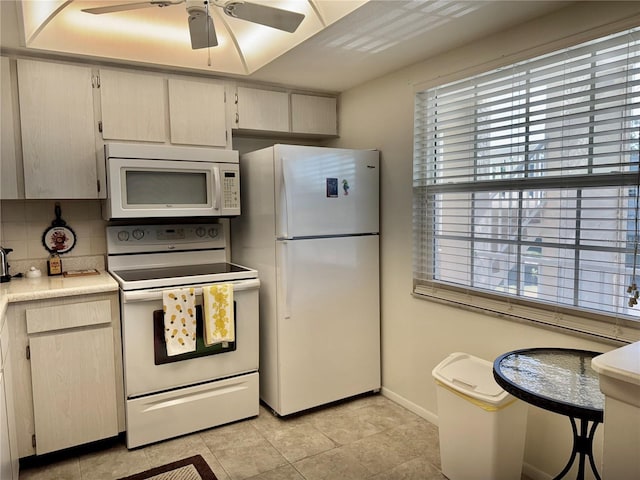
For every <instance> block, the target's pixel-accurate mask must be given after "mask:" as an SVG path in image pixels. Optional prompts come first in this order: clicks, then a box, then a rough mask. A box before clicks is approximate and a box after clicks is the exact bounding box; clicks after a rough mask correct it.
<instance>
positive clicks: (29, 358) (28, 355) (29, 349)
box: [26, 345, 31, 360]
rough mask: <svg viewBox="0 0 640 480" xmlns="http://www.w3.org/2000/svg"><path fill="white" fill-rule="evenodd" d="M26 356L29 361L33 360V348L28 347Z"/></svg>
mask: <svg viewBox="0 0 640 480" xmlns="http://www.w3.org/2000/svg"><path fill="white" fill-rule="evenodd" d="M26 354H27V360H31V348H30V347H29V345H27V351H26Z"/></svg>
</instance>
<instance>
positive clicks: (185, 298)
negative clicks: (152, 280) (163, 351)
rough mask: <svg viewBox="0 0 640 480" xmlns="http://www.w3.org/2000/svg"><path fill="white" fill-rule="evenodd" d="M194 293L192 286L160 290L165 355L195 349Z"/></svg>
mask: <svg viewBox="0 0 640 480" xmlns="http://www.w3.org/2000/svg"><path fill="white" fill-rule="evenodd" d="M195 305H196V293H195V290H194V289H193V288H177V289H175V290H165V291H164V292H162V309H163V310H164V341H165V342H166V344H167V355H168V356H172V355H179V354H181V353H187V352H193V351H194V350H195V349H196V306H195Z"/></svg>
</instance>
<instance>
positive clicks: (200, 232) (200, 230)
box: [196, 227, 207, 237]
mask: <svg viewBox="0 0 640 480" xmlns="http://www.w3.org/2000/svg"><path fill="white" fill-rule="evenodd" d="M206 234H207V231H206V230H205V228H204V227H198V228H196V235H197V236H199V237H204V236H205V235H206Z"/></svg>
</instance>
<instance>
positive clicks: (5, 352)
mask: <svg viewBox="0 0 640 480" xmlns="http://www.w3.org/2000/svg"><path fill="white" fill-rule="evenodd" d="M4 320H5V319H4V317H2V318H0V480H18V445H17V440H16V426H15V421H14V418H15V414H14V405H13V392H12V390H11V385H12V376H11V355H10V354H9V329H8V327H7V323H6V322H5V321H4Z"/></svg>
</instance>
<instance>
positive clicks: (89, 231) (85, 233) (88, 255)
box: [0, 200, 106, 275]
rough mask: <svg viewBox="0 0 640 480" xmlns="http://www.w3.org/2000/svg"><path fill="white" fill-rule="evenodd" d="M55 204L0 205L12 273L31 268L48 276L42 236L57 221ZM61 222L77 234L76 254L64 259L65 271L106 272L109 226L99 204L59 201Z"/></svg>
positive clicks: (19, 202)
mask: <svg viewBox="0 0 640 480" xmlns="http://www.w3.org/2000/svg"><path fill="white" fill-rule="evenodd" d="M55 203H56V202H55V201H54V200H3V201H2V203H1V205H0V218H1V221H2V223H1V226H2V228H0V232H1V238H2V246H3V247H5V248H12V249H13V252H11V253H10V254H9V257H8V258H9V264H10V265H11V268H10V273H11V274H12V275H15V274H17V273H24V272H25V271H26V270H27V269H28V268H29V267H30V266H36V267H38V268H40V269H41V270H42V271H43V273H46V260H47V257H48V256H49V253H48V251H47V250H46V249H45V248H44V245H43V243H42V235H43V234H44V232H45V230H46V229H47V228H49V227H50V226H51V222H52V221H53V220H55V218H56V215H55V211H54V209H55ZM59 203H60V209H61V218H62V219H63V220H64V221H65V222H67V226H68V227H70V228H71V229H72V230H73V231H74V233H75V234H76V243H75V246H74V247H73V249H72V250H70V251H69V252H67V253H64V254H62V255H61V258H62V262H63V269H64V270H73V269H79V268H104V255H105V252H106V239H105V226H106V222H105V221H104V220H102V213H101V210H100V201H99V200H59Z"/></svg>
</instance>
